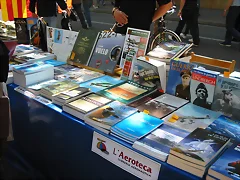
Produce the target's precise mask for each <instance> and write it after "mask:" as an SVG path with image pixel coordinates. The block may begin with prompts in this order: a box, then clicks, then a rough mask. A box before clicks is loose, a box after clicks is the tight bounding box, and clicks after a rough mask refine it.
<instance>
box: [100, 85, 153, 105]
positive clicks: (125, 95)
mask: <svg viewBox="0 0 240 180" xmlns="http://www.w3.org/2000/svg"><path fill="white" fill-rule="evenodd" d="M150 92H151V90H149V88H147V87H144V86H140V85H137V84H135V83H132V82H131V81H128V82H123V83H121V84H117V85H115V86H113V87H111V88H107V89H105V90H102V91H99V93H100V94H103V95H105V96H107V97H109V98H111V99H114V100H118V101H120V102H123V103H125V104H128V103H131V102H133V101H135V100H137V99H138V98H140V97H141V96H144V95H146V94H148V93H150Z"/></svg>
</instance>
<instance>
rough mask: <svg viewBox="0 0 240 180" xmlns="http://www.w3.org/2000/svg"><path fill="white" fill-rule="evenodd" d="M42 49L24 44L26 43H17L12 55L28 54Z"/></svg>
mask: <svg viewBox="0 0 240 180" xmlns="http://www.w3.org/2000/svg"><path fill="white" fill-rule="evenodd" d="M41 51H42V50H41V49H39V48H37V47H35V46H33V45H26V44H19V45H17V46H16V47H15V50H14V52H13V55H12V56H21V55H24V54H29V53H33V52H35V53H37V52H41Z"/></svg>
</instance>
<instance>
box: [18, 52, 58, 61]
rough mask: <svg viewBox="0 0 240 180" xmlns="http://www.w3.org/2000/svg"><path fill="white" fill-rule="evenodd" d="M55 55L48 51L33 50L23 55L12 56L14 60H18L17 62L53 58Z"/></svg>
mask: <svg viewBox="0 0 240 180" xmlns="http://www.w3.org/2000/svg"><path fill="white" fill-rule="evenodd" d="M54 58H55V56H54V55H53V54H51V53H48V52H36V53H35V52H33V53H29V54H23V55H19V56H16V57H15V58H14V60H15V61H19V62H24V63H25V62H35V61H39V60H49V59H54Z"/></svg>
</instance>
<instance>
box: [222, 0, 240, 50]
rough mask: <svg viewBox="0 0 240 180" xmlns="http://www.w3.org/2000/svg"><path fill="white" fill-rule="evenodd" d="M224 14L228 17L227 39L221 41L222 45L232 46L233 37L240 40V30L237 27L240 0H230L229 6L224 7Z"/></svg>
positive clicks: (239, 14)
mask: <svg viewBox="0 0 240 180" xmlns="http://www.w3.org/2000/svg"><path fill="white" fill-rule="evenodd" d="M223 16H227V17H226V29H227V32H226V35H225V41H224V42H222V43H220V45H221V46H227V47H230V46H231V42H232V37H234V38H236V39H237V40H240V32H239V31H238V30H237V29H236V24H235V23H236V21H237V18H238V17H239V16H240V0H228V3H227V6H226V8H225V9H224V12H223Z"/></svg>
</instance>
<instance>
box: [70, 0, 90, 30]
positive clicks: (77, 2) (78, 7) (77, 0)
mask: <svg viewBox="0 0 240 180" xmlns="http://www.w3.org/2000/svg"><path fill="white" fill-rule="evenodd" d="M72 6H73V8H74V10H75V11H76V13H77V15H78V18H79V19H80V22H81V24H82V28H83V29H87V23H86V21H85V17H84V15H83V12H82V3H81V0H72Z"/></svg>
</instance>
